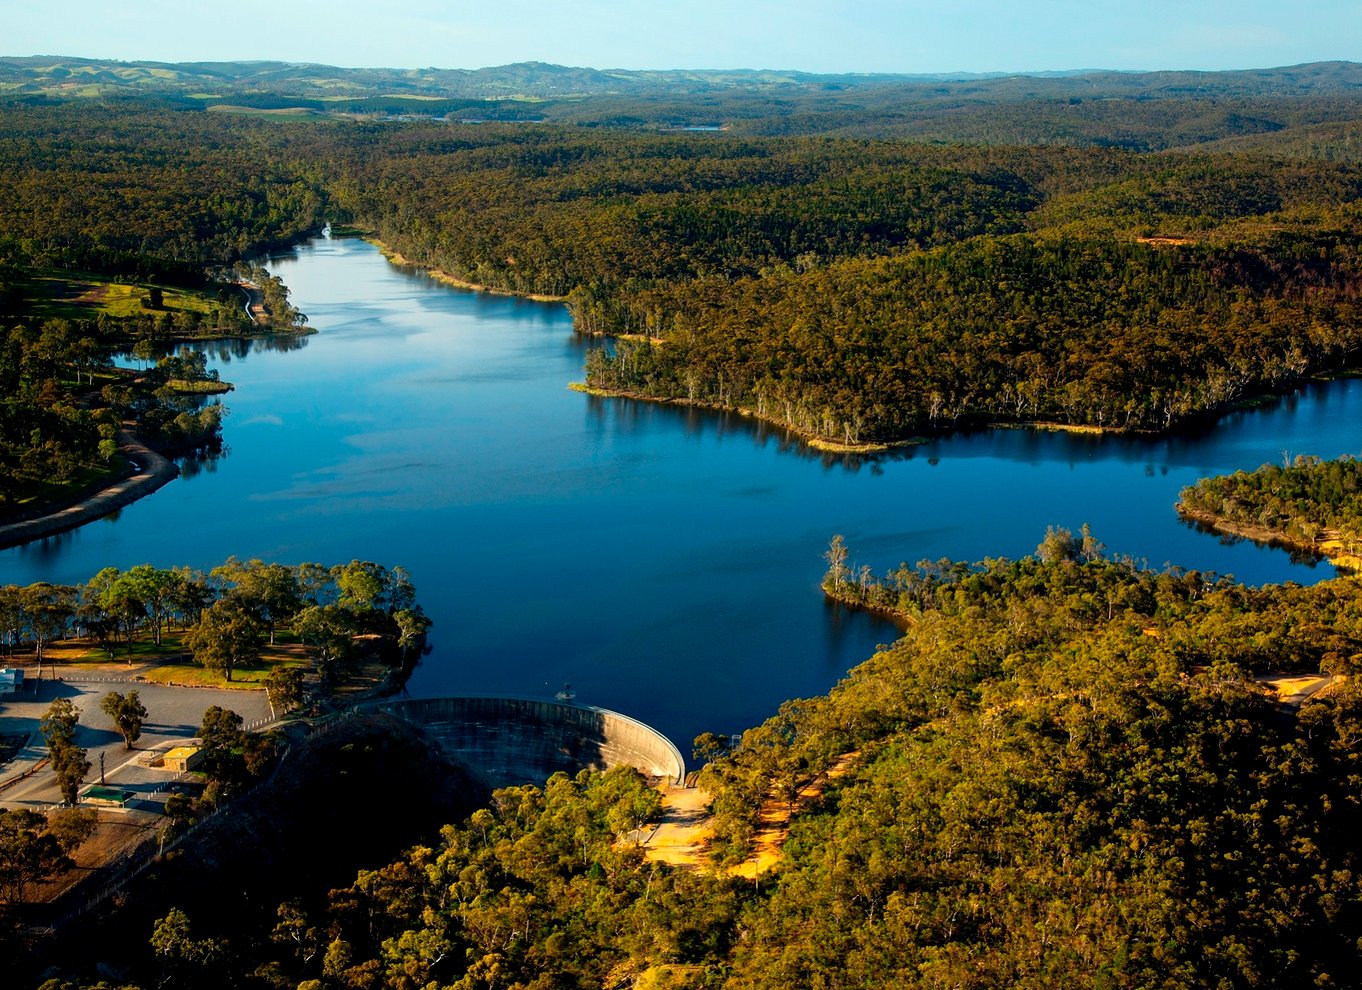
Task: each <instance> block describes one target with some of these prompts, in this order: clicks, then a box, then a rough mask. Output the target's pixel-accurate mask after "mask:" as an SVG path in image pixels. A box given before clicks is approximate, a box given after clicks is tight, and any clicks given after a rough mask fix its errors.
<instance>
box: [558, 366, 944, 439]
mask: <svg viewBox="0 0 1362 990" xmlns="http://www.w3.org/2000/svg"><path fill="white" fill-rule="evenodd" d="M568 388H569V389H571V390H572V391H574V392H581V393H582V394H584V395H594V396H596V397H597V398H598V399H633V400H634V401H635V402H653V403H656V404H657V405H660V406H684V407H686V408H688V409H707V410H709V411H710V412H726V413H733V414H734V415H737V416H743V417H746V418H747V419H755V420H758V421H759V422H762V423H767V424H769V425H771V426H774V427H777V428H779V429H782V430H787V431H788V432H790V433H791V434H793V435H794V436H796V437H798V438H799V439H800V441H801V442H802V443H804V444H806V445H807V446H809V447H812V448H813V449H814V450H821V451H823V452H824V453H828V454H881V453H884V452H885V451H886V450H893V449H895V448H898V447H917V446H920V445H921V444H924V443H928V442H930V441H929V440H928V438H927V437H911V438H909V439H907V440H888V441H883V442H880V441H866V442H864V443H842V442H840V441H838V440H828V439H825V438H823V437H819V436H816V435H814V434H812V433H808V432H806V431H804V430H801V429H800V428H799V427H797V426H792V425H790V424H789V423H786V422H785V421H783V420H779V419H772V418H771V417H770V416H763V415H761V414H760V413H759V412H757V411H756V410H755V409H748V408H747V407H745V406H725V405H723V404H722V403H719V402H706V401H704V400H701V399H682V398H676V397H670V396H656V395H639V394H637V393H635V392H628V391H625V390H624V389H614V388H598V387H597V386H595V385H587V384H585V383H584V382H569V383H568Z"/></svg>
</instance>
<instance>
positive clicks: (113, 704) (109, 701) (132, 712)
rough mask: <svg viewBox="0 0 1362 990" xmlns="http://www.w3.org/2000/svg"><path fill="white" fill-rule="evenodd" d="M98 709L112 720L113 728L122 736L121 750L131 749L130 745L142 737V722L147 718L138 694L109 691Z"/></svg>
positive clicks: (134, 692)
mask: <svg viewBox="0 0 1362 990" xmlns="http://www.w3.org/2000/svg"><path fill="white" fill-rule="evenodd" d="M99 707H100V709H101V710H102V711H103V712H104V714H106V715H108V716H109V718H111V719H113V723H114V726H115V727H116V728H117V729H118V731H119V732H121V733H122V734H123V748H124V749H132V744H133V743H135V742H136V741H137V740H138V738H139V737H140V736H141V735H142V722H143V720H144V719H146V717H147V710H146V708H145V707H144V706H143V704H142V700H141V698H140V697H138V693H137V692H136V691H129V692H128V693H127V694H120V693H119V692H117V691H110V692H109V693H108V694H106V695H105V696H104V698H103V700H102V701H100V703H99Z"/></svg>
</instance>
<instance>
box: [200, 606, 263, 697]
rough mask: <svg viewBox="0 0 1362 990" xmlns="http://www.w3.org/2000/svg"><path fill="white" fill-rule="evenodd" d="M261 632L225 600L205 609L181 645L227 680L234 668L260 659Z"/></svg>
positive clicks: (248, 615)
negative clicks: (183, 644)
mask: <svg viewBox="0 0 1362 990" xmlns="http://www.w3.org/2000/svg"><path fill="white" fill-rule="evenodd" d="M263 637H264V629H263V628H262V627H261V625H260V622H259V620H257V619H256V618H255V616H253V615H251V613H250V612H248V611H246V609H245V608H244V607H243V606H242V605H241V603H239V602H234V601H231V600H228V599H224V600H222V601H217V602H214V603H213V604H212V605H210V606H209V607H208V608H206V609H204V611H203V614H202V615H200V616H199V621H198V623H197V624H195V625H194V626H193V628H191V629H190V630H189V632H188V633H186V634H185V637H184V643H185V645H186V646H187V647H189V649H190V650H191V651H193V654H194V660H195V661H196V662H198V663H200V664H202V665H203V666H204V667H207V668H208V669H209V670H217V671H221V672H222V674H223V676H224V677H225V678H226V679H227V680H229V681H230V680H231V679H232V671H233V670H235V669H236V668H237V667H241V666H244V665H246V664H250V663H254V662H255V661H256V660H258V659H260V646H261V640H262V639H263Z"/></svg>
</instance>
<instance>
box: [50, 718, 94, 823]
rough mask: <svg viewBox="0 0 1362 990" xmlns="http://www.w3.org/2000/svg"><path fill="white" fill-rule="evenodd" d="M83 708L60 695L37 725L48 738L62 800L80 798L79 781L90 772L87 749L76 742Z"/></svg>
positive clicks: (70, 800) (71, 803) (81, 781)
mask: <svg viewBox="0 0 1362 990" xmlns="http://www.w3.org/2000/svg"><path fill="white" fill-rule="evenodd" d="M79 721H80V709H78V708H77V707H76V706H75V705H74V704H72V702H71V700H70V699H69V698H58V699H56V700H55V701H53V702H52V704H51V705H49V706H48V709H47V712H46V713H45V714H44V715H43V717H42V719H41V720H40V721H39V723H38V726H39V729H40V730H41V732H42V734H43V739H45V740H46V741H47V752H48V759H49V760H50V761H51V765H52V771H53V773H55V774H56V776H57V786H58V787H59V788H60V789H61V794H62V800H63V801H65V802H66V803H67V804H69V805H74V804H75V803H76V802H77V801H78V800H79V798H80V785H81V784H83V783H84V782H85V775H86V774H87V773H89V772H90V761H89V760H87V759H86V758H85V750H84V749H83V748H82V747H80V746H77V745H76V724H77V723H78V722H79Z"/></svg>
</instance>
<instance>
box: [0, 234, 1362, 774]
mask: <svg viewBox="0 0 1362 990" xmlns="http://www.w3.org/2000/svg"><path fill="white" fill-rule="evenodd" d="M271 269H272V271H274V272H275V273H276V274H278V275H280V276H282V277H283V278H284V280H285V281H286V283H287V284H288V285H289V286H290V288H291V289H292V293H293V296H292V299H293V302H294V303H295V304H296V305H298V306H299V308H301V309H302V310H303V311H304V312H306V313H307V314H308V315H309V317H310V320H311V323H312V325H313V326H315V327H316V328H317V329H318V330H319V331H320V333H318V334H317V335H316V336H313V337H310V338H308V339H307V340H306V342H305V344H304V345H303V346H301V347H298V348H294V349H286V348H278V347H271V346H268V345H266V344H255V345H253V346H252V345H246V344H240V343H239V344H224V345H220V346H214V347H213V348H212V349H211V353H212V354H213V355H214V363H215V365H216V366H217V367H218V368H220V370H221V372H222V377H223V378H224V379H226V380H228V381H231V382H234V383H235V384H236V391H235V392H233V393H231V394H230V395H229V396H228V397H227V400H226V401H227V404H228V406H229V407H230V409H231V414H230V415H229V416H228V418H227V420H226V427H225V435H226V439H227V444H228V447H229V451H228V453H227V455H226V456H225V457H223V458H221V459H220V460H218V461H216V462H213V463H210V464H208V465H204V466H202V467H201V468H200V469H198V470H197V471H196V472H194V473H187V474H186V476H184V477H182V478H180V479H178V480H176V481H175V482H173V483H171V484H170V485H169V486H167V487H166V488H164V489H162V490H161V491H160V492H158V493H156V494H155V495H153V496H151V497H150V498H149V499H145V500H143V501H141V502H138V503H136V504H135V505H133V506H130V507H129V508H127V509H125V510H123V512H122V513H121V514H120V515H119V516H118V517H117V518H114V519H110V520H104V521H101V522H97V523H94V524H93V525H90V526H87V527H85V528H83V529H80V530H78V531H76V532H73V533H70V534H66V535H63V536H60V537H56V538H53V539H51V540H47V541H44V542H42V543H36V544H31V545H29V546H26V547H21V548H16V549H14V550H9V551H5V552H3V553H0V582H3V583H11V582H15V583H27V582H30V581H37V580H48V581H62V582H78V581H85V580H87V579H88V578H89V577H90V576H91V575H92V574H94V573H95V572H96V571H97V570H99V569H100V568H101V567H104V566H107V565H114V566H117V567H121V568H126V567H130V566H132V565H134V564H138V563H144V562H148V563H153V564H156V565H158V566H172V565H178V564H189V565H192V566H197V567H211V566H213V565H216V564H217V563H220V562H221V561H222V560H223V559H224V558H226V557H227V556H228V555H229V554H235V555H236V556H238V557H241V558H251V557H260V558H263V559H266V560H278V561H282V562H287V563H296V562H298V561H303V560H315V561H322V562H338V561H348V560H350V559H352V558H361V559H371V560H376V561H380V562H382V563H385V564H388V565H396V564H401V565H403V566H405V567H406V568H407V569H408V570H409V571H411V573H412V575H413V577H414V579H415V582H416V585H417V588H418V591H419V593H420V598H421V601H422V602H423V603H424V605H425V607H426V609H427V611H428V612H429V613H430V614H431V615H432V617H433V618H434V619H435V621H436V625H435V627H434V629H433V630H432V642H433V644H434V651H433V652H432V654H431V655H430V656H429V657H428V658H427V660H426V662H425V664H424V665H423V667H422V668H421V669H420V670H419V671H418V673H417V675H416V676H415V678H414V679H413V681H412V683H411V686H410V688H411V692H412V693H413V694H416V695H426V696H433V695H440V694H455V693H465V692H506V693H512V694H523V695H540V696H544V695H552V694H553V693H554V692H555V691H557V690H558V689H559V688H561V687H562V685H563V684H564V683H565V682H566V683H571V684H572V686H573V689H574V690H575V691H576V694H577V698H578V699H579V700H580V701H583V702H586V703H590V704H597V705H602V706H604V707H607V708H614V709H617V710H620V711H623V712H627V713H629V714H631V715H634V716H636V717H638V718H642V719H644V720H645V721H648V722H650V723H652V724H653V725H655V726H656V727H657V728H659V729H661V730H662V731H664V732H666V733H668V734H669V735H671V736H672V738H673V739H675V740H676V741H677V743H678V745H680V746H681V748H682V749H683V750H688V749H689V741H690V739H691V738H692V737H693V736H694V735H695V734H696V733H698V732H700V731H703V730H705V729H714V730H716V731H734V730H738V729H741V728H744V727H746V726H750V725H753V724H755V723H757V722H759V721H760V720H761V719H762V718H764V717H766V716H767V715H769V714H771V713H772V712H773V711H774V710H775V709H776V708H777V707H778V706H779V704H780V702H781V701H783V700H785V699H787V698H792V697H798V696H803V695H809V694H817V693H821V692H823V691H826V690H827V689H828V688H829V687H830V686H831V685H832V684H833V683H834V682H835V681H836V680H837V679H838V678H839V677H840V676H841V675H842V674H843V673H844V672H845V671H846V670H847V668H848V667H850V666H852V665H854V664H855V663H857V662H858V661H860V660H862V659H864V658H865V657H866V656H868V655H869V654H870V653H871V652H872V651H873V650H874V648H875V645H876V644H877V643H881V642H888V641H890V640H891V639H892V638H893V637H894V635H895V630H894V629H893V627H892V626H890V625H888V624H887V623H885V622H883V621H880V620H877V619H874V618H871V617H868V616H865V615H857V614H847V613H845V612H844V611H842V610H840V609H837V608H834V607H830V606H827V605H825V604H824V601H823V599H822V596H821V593H820V591H819V587H818V583H819V579H820V577H821V575H822V571H823V568H824V562H823V561H822V559H821V554H822V552H823V550H824V549H825V548H826V546H827V542H828V539H829V538H830V537H831V536H832V534H833V533H842V534H844V535H845V536H846V539H847V543H848V544H849V545H850V547H851V551H852V558H853V560H855V561H856V562H858V563H867V564H870V565H872V566H873V567H874V568H875V569H876V570H877V571H878V570H883V569H884V568H887V567H892V566H895V565H897V564H898V563H899V562H900V561H904V560H907V561H917V560H921V559H923V558H932V559H935V558H938V557H942V556H950V557H954V558H964V559H978V558H980V557H983V556H1018V555H1021V554H1025V553H1029V552H1031V551H1032V550H1033V549H1034V548H1035V546H1036V544H1037V542H1039V540H1040V538H1041V536H1042V535H1043V534H1044V531H1045V528H1046V526H1047V525H1049V524H1058V525H1065V526H1069V527H1070V528H1072V529H1074V530H1077V529H1078V527H1079V526H1080V525H1082V524H1083V523H1084V522H1087V523H1089V524H1091V526H1092V528H1093V531H1094V533H1095V534H1096V535H1097V537H1098V538H1099V539H1101V540H1102V541H1103V542H1104V543H1106V545H1107V547H1108V550H1109V551H1110V552H1113V553H1122V554H1130V555H1132V556H1134V557H1136V558H1143V559H1145V560H1147V561H1148V562H1149V563H1150V564H1152V565H1155V566H1161V565H1162V564H1164V563H1165V562H1171V563H1174V564H1178V565H1181V566H1183V567H1187V568H1197V569H1202V570H1213V571H1216V572H1218V573H1222V574H1226V573H1228V574H1234V575H1235V576H1237V577H1238V578H1240V579H1241V580H1245V581H1248V582H1252V583H1262V582H1268V581H1278V580H1294V581H1299V582H1302V583H1306V582H1312V581H1317V580H1320V579H1322V578H1325V577H1329V576H1332V575H1333V569H1332V568H1331V567H1330V566H1328V565H1327V564H1324V565H1318V566H1308V565H1304V564H1301V563H1298V562H1293V561H1292V559H1291V557H1290V556H1289V555H1288V554H1287V553H1285V552H1283V551H1280V550H1271V549H1262V548H1259V547H1256V546H1254V545H1252V544H1250V543H1242V542H1241V543H1237V544H1226V543H1224V542H1222V541H1221V540H1219V539H1218V538H1216V537H1214V536H1209V535H1206V534H1203V533H1198V532H1196V531H1195V530H1193V529H1191V528H1189V527H1187V526H1184V525H1183V524H1181V523H1180V522H1179V521H1178V519H1177V517H1176V515H1175V514H1174V512H1173V509H1172V505H1173V502H1174V500H1175V499H1176V497H1177V493H1178V490H1179V489H1180V488H1181V487H1182V486H1183V485H1186V484H1189V483H1191V482H1192V481H1195V480H1196V479H1197V478H1198V477H1201V476H1204V475H1206V474H1210V473H1218V472H1223V471H1232V470H1235V469H1238V468H1254V467H1257V466H1258V465H1259V464H1262V463H1264V462H1267V461H1274V462H1279V461H1280V460H1281V459H1282V458H1283V456H1290V455H1294V454H1297V453H1312V454H1318V455H1321V456H1325V457H1333V456H1337V455H1339V454H1343V453H1357V452H1358V451H1359V449H1362V426H1360V424H1362V383H1360V382H1358V381H1341V382H1335V383H1331V384H1328V385H1319V386H1312V387H1310V388H1307V389H1305V390H1303V391H1302V392H1300V393H1298V394H1296V395H1294V396H1291V397H1288V398H1286V399H1283V400H1281V401H1280V402H1277V403H1275V404H1273V405H1271V406H1269V407H1266V408H1263V409H1259V410H1255V411H1252V412H1244V413H1237V414H1234V415H1232V416H1230V417H1228V418H1226V419H1224V420H1222V421H1221V422H1220V423H1219V424H1218V425H1217V426H1215V427H1214V428H1213V429H1208V430H1205V431H1201V432H1199V433H1197V434H1188V435H1181V436H1177V437H1171V438H1163V439H1157V440H1145V439H1121V438H1115V439H1113V438H1095V437H1090V436H1078V435H1067V434H1061V433H1041V432H1033V431H1021V430H997V431H987V432H979V433H974V434H969V435H957V436H953V437H950V438H946V439H943V440H940V441H937V442H934V443H932V444H930V445H927V446H923V447H917V448H913V449H911V450H908V451H906V452H903V453H900V454H895V455H892V456H886V457H884V458H880V459H876V460H857V459H854V458H844V457H839V456H825V455H821V454H817V453H815V452H811V451H809V450H808V449H807V448H805V447H803V446H802V445H800V444H799V443H797V442H794V441H792V440H790V439H789V438H788V437H786V436H785V435H783V434H782V433H781V432H780V431H777V430H773V429H769V428H766V427H764V426H762V425H761V424H758V423H754V422H752V421H750V420H747V419H744V418H742V417H739V416H731V415H718V414H712V413H705V412H697V411H692V410H684V409H676V408H671V407H663V406H656V405H648V404H642V403H635V402H628V401H621V400H601V399H594V398H590V397H587V396H583V395H581V394H578V393H575V392H571V391H568V390H567V388H566V385H567V383H568V382H569V381H572V380H576V379H579V378H580V377H581V368H582V361H583V355H584V349H585V348H586V347H587V346H591V345H589V344H587V343H585V342H583V341H582V340H580V339H578V338H577V337H575V336H574V335H573V333H572V328H571V323H570V320H569V318H568V316H567V314H566V312H565V311H564V309H563V308H562V307H561V306H557V305H551V304H543V303H534V302H529V301H524V300H517V299H510V298H506V297H500V296H491V295H486V294H478V293H470V292H464V291H461V290H456V289H451V288H448V287H446V286H443V285H441V284H439V283H437V282H435V281H434V280H432V279H431V278H429V277H428V276H426V275H424V274H421V273H417V272H411V271H406V270H402V269H398V268H395V267H393V266H391V265H389V264H388V263H387V262H386V261H385V260H384V259H383V257H382V256H381V255H380V254H379V253H378V251H377V250H375V249H374V248H373V247H372V246H370V245H368V244H366V243H364V242H362V241H358V240H317V241H314V242H311V243H309V244H307V245H304V246H302V247H300V248H299V249H298V250H297V251H296V252H295V253H294V254H292V255H289V256H287V257H282V258H277V259H274V260H273V261H272V262H271Z"/></svg>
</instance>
